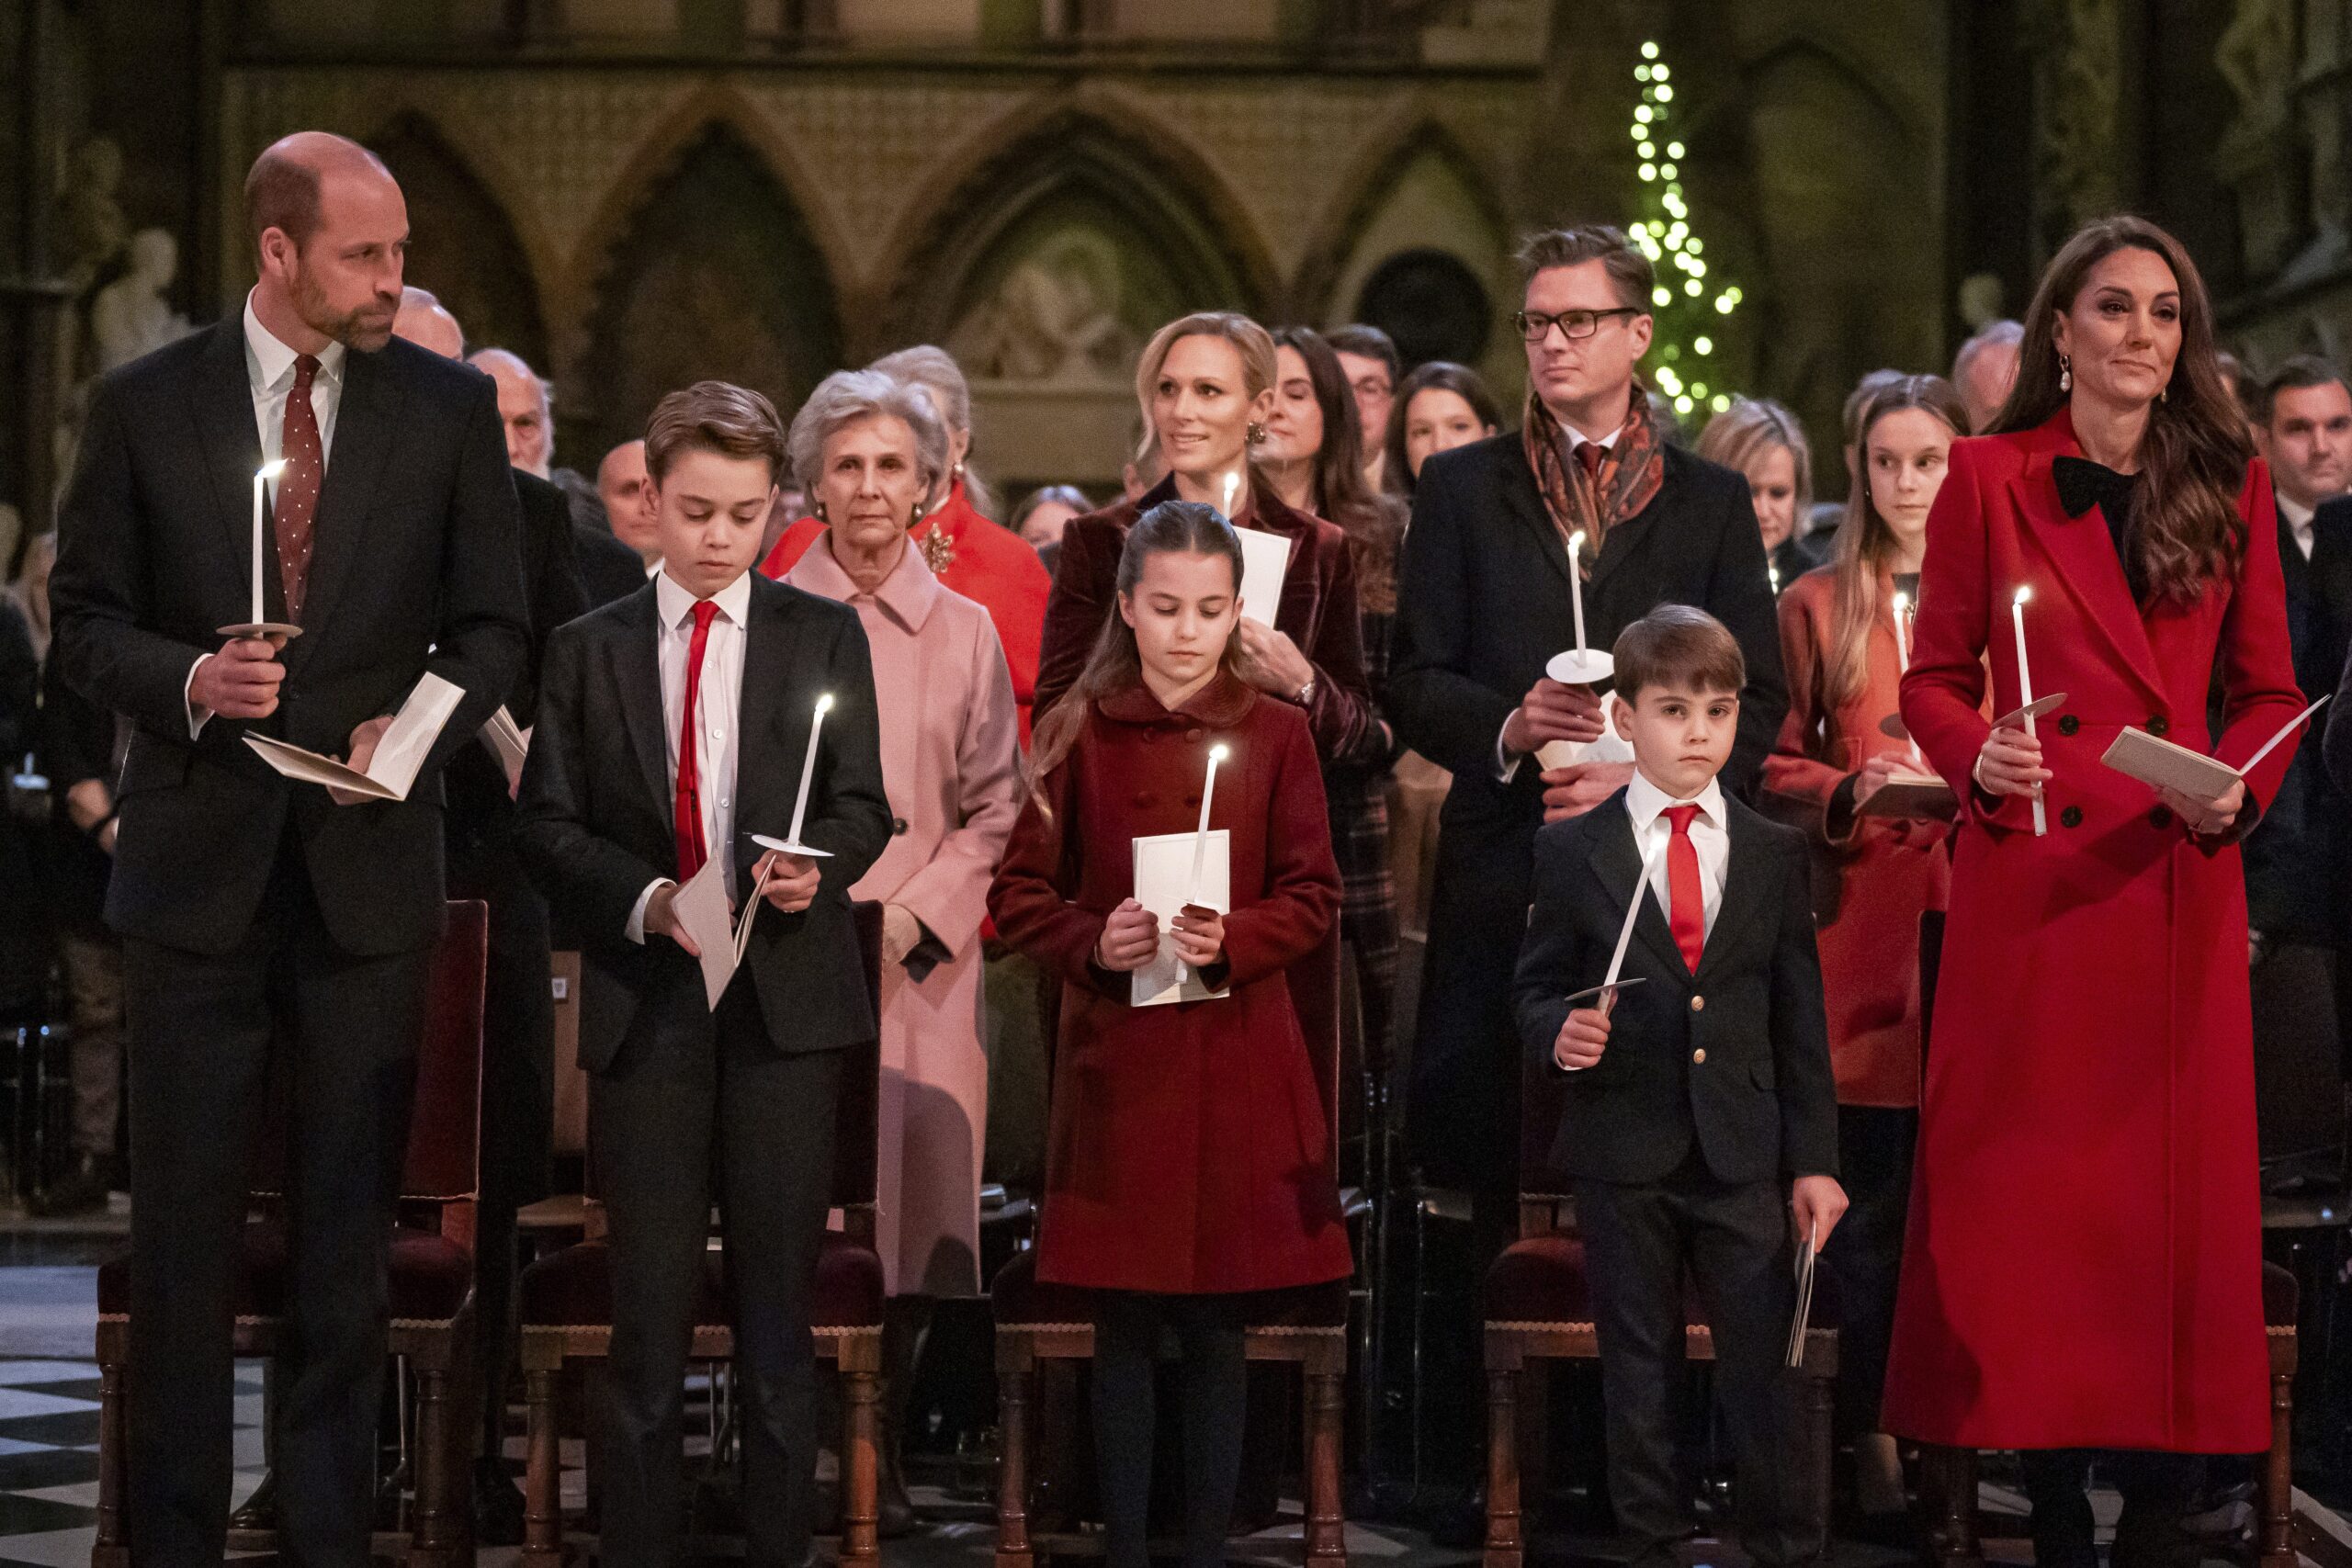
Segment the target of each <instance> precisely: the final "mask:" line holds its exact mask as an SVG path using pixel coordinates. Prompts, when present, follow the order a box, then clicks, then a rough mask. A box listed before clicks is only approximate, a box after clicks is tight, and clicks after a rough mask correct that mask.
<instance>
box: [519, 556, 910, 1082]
mask: <svg viewBox="0 0 2352 1568" xmlns="http://www.w3.org/2000/svg"><path fill="white" fill-rule="evenodd" d="M657 615H658V611H657V609H656V604H655V596H654V590H653V585H652V584H651V583H648V584H646V585H645V586H644V587H642V588H639V590H638V591H637V592H635V593H632V594H630V595H629V596H628V598H626V599H622V600H619V601H616V603H614V604H607V605H605V607H604V608H602V609H600V610H592V611H590V612H589V613H588V614H587V615H582V616H581V617H580V618H579V619H578V620H576V621H573V622H572V623H571V625H569V626H563V627H561V628H560V629H559V630H558V631H557V632H556V634H555V636H554V637H552V638H550V639H549V640H548V657H547V669H546V675H545V679H544V680H543V682H541V686H540V692H539V712H538V726H537V728H536V729H535V730H533V732H532V735H531V753H530V759H529V761H526V763H525V764H524V766H523V789H522V795H521V798H520V800H519V801H518V802H517V806H518V807H519V809H518V814H517V815H518V818H519V821H518V827H517V829H516V836H517V840H518V842H519V844H520V847H521V850H522V853H523V859H524V863H525V864H526V865H527V866H528V867H529V868H530V871H531V874H532V876H533V877H534V878H535V879H537V882H538V885H539V886H540V889H541V890H542V891H543V892H545V893H546V894H547V897H548V906H549V907H550V908H552V909H553V910H554V912H555V919H556V929H557V931H558V934H559V940H561V939H562V938H563V937H566V936H569V937H570V938H571V940H572V941H573V942H577V943H578V945H579V948H580V953H581V992H582V996H581V1002H582V1006H581V1036H580V1063H581V1066H584V1067H586V1068H587V1069H588V1070H589V1071H591V1072H601V1071H603V1070H604V1069H605V1068H606V1067H608V1066H611V1065H612V1063H613V1060H614V1058H615V1057H616V1056H617V1055H619V1054H620V1052H621V1051H622V1049H623V1048H624V1047H625V1045H626V1044H627V1043H628V1041H629V1040H631V1039H633V1038H635V1037H636V1036H637V1035H638V1034H639V1033H640V1032H646V1031H650V1030H653V1029H656V1028H661V1027H665V1026H667V1027H673V1028H674V1027H689V1028H699V1029H702V1030H706V1031H707V1030H708V1029H709V1028H710V1011H709V1009H708V1007H707V1004H706V1002H705V1000H704V996H703V988H702V974H701V969H700V967H699V966H698V965H697V964H695V960H693V959H691V958H689V957H687V956H686V954H685V953H684V951H683V950H682V949H680V948H679V947H678V945H677V944H676V943H675V942H671V941H669V940H668V939H667V938H662V937H656V938H654V939H652V940H651V941H649V942H645V943H643V944H641V945H640V944H639V943H637V942H631V941H629V940H628V917H629V911H630V910H631V909H633V908H636V906H637V899H638V895H639V894H640V893H642V892H644V891H645V888H646V886H647V884H649V883H650V882H652V881H654V880H655V879H656V878H657V877H664V876H675V875H676V874H677V864H678V846H677V835H676V829H674V827H673V801H674V795H673V773H672V772H671V768H670V761H669V738H668V736H667V734H666V733H665V728H664V727H665V720H664V718H663V715H662V671H661V668H660V665H659V663H658V662H657V655H656V640H657V638H656V633H657V629H658V628H657V626H656V624H655V623H656V618H657ZM747 619H748V622H749V625H748V626H746V628H745V641H744V648H743V685H742V693H741V700H740V704H739V709H738V723H739V725H740V733H739V734H738V736H737V750H736V767H735V783H736V790H735V842H734V844H733V845H732V846H730V848H731V852H732V853H733V854H734V856H735V872H736V888H737V898H738V901H739V905H740V901H741V899H742V898H744V897H749V896H750V889H751V887H752V877H751V874H750V870H751V867H752V865H753V864H754V863H756V862H757V861H758V860H759V858H760V856H761V855H762V853H763V851H762V850H761V849H760V847H759V846H758V845H756V844H754V843H752V840H751V835H752V834H753V833H765V834H767V835H769V836H771V837H773V838H782V837H783V836H784V834H785V832H786V829H789V828H790V826H791V824H792V806H793V800H794V797H795V796H796V795H797V793H798V791H799V787H800V770H801V762H802V759H803V757H804V756H805V755H806V754H807V749H808V744H809V714H810V713H811V712H812V711H813V710H814V708H815V706H816V703H817V698H818V696H819V695H820V694H822V693H827V692H830V693H831V694H832V698H833V706H832V710H831V712H830V713H828V714H827V715H826V716H825V725H824V730H823V739H822V742H821V744H820V747H819V749H818V756H817V770H816V774H815V778H814V781H813V782H812V783H811V784H810V786H809V812H808V817H807V819H806V820H805V822H804V823H803V825H802V828H801V834H800V837H801V841H802V842H804V843H806V844H808V845H809V846H810V847H811V848H814V849H820V850H831V852H832V855H831V858H830V859H827V860H821V861H820V862H818V865H819V867H820V887H819V891H818V894H817V901H816V902H815V903H814V904H812V905H810V906H809V908H806V909H804V910H802V911H800V912H799V913H798V914H794V915H787V914H784V913H782V912H780V911H778V910H775V909H763V910H761V911H760V913H759V915H758V917H757V919H756V920H755V922H754V924H753V925H752V940H751V945H750V947H749V948H748V949H747V950H746V952H745V953H744V955H743V964H744V967H745V968H747V969H749V970H750V971H751V974H752V979H753V981H754V982H755V983H756V984H757V986H758V987H759V995H760V1010H761V1013H762V1016H763V1017H764V1018H765V1019H766V1020H767V1021H768V1031H769V1033H770V1034H771V1035H772V1036H773V1037H774V1039H775V1045H776V1048H777V1049H778V1050H780V1051H786V1052H799V1051H824V1050H832V1049H837V1048H839V1047H841V1046H843V1045H848V1044H852V1043H855V1042H858V1041H861V1040H870V1039H872V1038H874V1032H875V1029H876V1023H875V1018H874V1008H873V1004H872V1002H871V1000H870V999H869V998H867V996H866V993H865V979H864V976H865V960H864V958H863V957H862V956H861V950H860V948H859V947H858V942H857V929H856V926H855V924H854V921H853V919H852V916H851V913H850V896H849V890H850V887H851V886H852V885H853V884H854V883H855V882H856V881H857V879H858V878H859V877H861V876H863V875H865V872H866V868H867V867H869V866H871V865H872V864H873V863H874V862H875V861H876V858H878V857H879V856H880V854H881V852H882V848H883V846H884V845H885V844H886V843H888V841H889V838H890V799H889V796H888V795H887V794H885V793H884V791H883V787H882V754H881V750H880V742H879V739H878V735H879V730H878V728H877V726H876V718H875V703H874V671H873V667H872V665H871V664H870V663H869V662H868V660H867V655H866V649H865V628H864V627H863V626H859V625H858V620H857V612H855V611H854V610H852V609H851V608H849V607H848V606H847V605H845V604H834V603H832V602H831V600H826V599H820V598H818V597H817V596H816V595H814V594H812V593H803V592H801V591H800V590H799V589H797V588H788V587H786V586H785V585H784V584H782V583H778V582H770V581H767V580H766V579H765V578H763V577H761V576H760V575H759V574H758V573H756V572H754V573H753V574H752V598H751V608H750V610H749V612H748V615H747ZM715 848H716V846H714V849H715Z"/></svg>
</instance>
